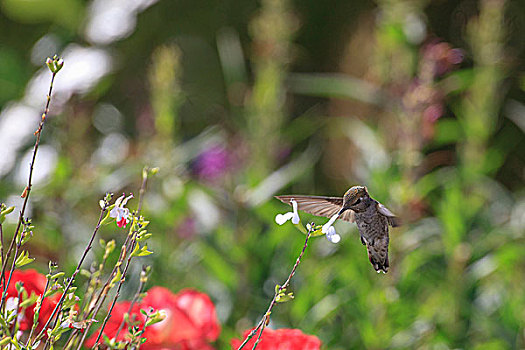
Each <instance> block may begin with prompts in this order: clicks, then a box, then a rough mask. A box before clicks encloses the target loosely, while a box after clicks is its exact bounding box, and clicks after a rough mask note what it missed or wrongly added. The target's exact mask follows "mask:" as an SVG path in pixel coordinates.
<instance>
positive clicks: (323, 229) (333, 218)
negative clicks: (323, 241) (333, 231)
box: [321, 214, 339, 233]
mask: <svg viewBox="0 0 525 350" xmlns="http://www.w3.org/2000/svg"><path fill="white" fill-rule="evenodd" d="M338 217H339V214H334V215H333V216H332V217H331V218H330V220H328V222H327V223H326V224H324V225H323V228H322V229H321V232H322V233H328V230H329V229H330V227H332V225H333V224H334V222H335V220H337V218H338Z"/></svg>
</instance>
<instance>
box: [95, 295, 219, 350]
mask: <svg viewBox="0 0 525 350" xmlns="http://www.w3.org/2000/svg"><path fill="white" fill-rule="evenodd" d="M130 304H131V302H129V301H124V302H120V303H117V304H115V307H114V309H113V311H112V317H111V318H110V319H109V321H108V323H107V325H106V327H105V329H104V334H105V335H106V336H108V337H109V338H114V337H115V336H117V331H118V330H119V328H120V325H121V323H122V320H123V319H124V315H125V314H126V313H127V312H128V311H129V307H130ZM152 308H153V309H155V310H159V311H161V313H163V314H164V315H165V318H164V319H163V320H162V321H160V322H158V323H155V324H153V325H151V326H149V327H147V328H146V331H145V332H144V334H143V336H144V337H145V338H147V341H146V342H145V343H144V344H142V345H141V347H140V348H141V349H144V350H160V349H180V350H201V349H202V350H207V349H213V348H212V347H211V346H210V345H209V343H210V342H213V341H215V340H216V339H217V338H218V336H219V333H220V326H219V322H218V320H217V315H216V313H215V306H214V305H213V303H212V301H211V300H210V298H209V297H208V296H207V295H206V294H203V293H200V292H197V291H195V290H190V289H187V290H183V291H181V292H179V293H178V294H173V293H172V292H171V291H169V290H168V289H166V288H163V287H153V288H151V289H150V290H149V291H148V293H147V296H146V297H144V299H143V300H142V302H140V303H137V304H135V305H133V308H132V310H131V312H130V316H129V319H130V320H131V321H132V322H133V321H135V322H136V321H138V323H139V324H140V328H141V329H142V327H143V323H144V321H145V320H146V316H144V315H143V314H142V313H141V312H140V310H141V309H142V310H146V311H148V310H150V309H152ZM128 328H129V324H128V323H126V324H125V326H124V328H123V329H122V331H121V332H120V333H119V334H118V336H117V339H116V340H117V341H122V340H126V339H127V337H128V334H129V333H128ZM97 335H98V331H96V332H95V333H94V334H93V335H92V336H91V338H89V339H88V341H87V342H86V346H87V347H92V346H93V345H94V344H95V340H96V337H97Z"/></svg>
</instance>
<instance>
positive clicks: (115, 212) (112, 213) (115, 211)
mask: <svg viewBox="0 0 525 350" xmlns="http://www.w3.org/2000/svg"><path fill="white" fill-rule="evenodd" d="M117 216H118V207H116V206H115V207H113V209H111V211H110V212H109V217H111V218H116V217H117Z"/></svg>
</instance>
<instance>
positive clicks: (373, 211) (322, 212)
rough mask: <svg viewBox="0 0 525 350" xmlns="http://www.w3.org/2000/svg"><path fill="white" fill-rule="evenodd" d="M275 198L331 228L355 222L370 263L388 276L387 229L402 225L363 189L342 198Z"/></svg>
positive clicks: (357, 189) (353, 189) (361, 187)
mask: <svg viewBox="0 0 525 350" xmlns="http://www.w3.org/2000/svg"><path fill="white" fill-rule="evenodd" d="M275 198H277V199H279V200H280V201H281V202H283V203H285V204H290V205H291V204H292V203H291V202H290V201H291V200H294V201H296V202H297V207H298V209H299V210H302V211H304V212H307V213H310V214H313V215H317V216H324V217H329V218H331V220H330V224H331V223H333V222H334V221H335V220H336V219H341V220H345V221H349V222H355V223H356V225H357V229H358V231H359V235H360V236H361V243H362V244H363V245H365V246H366V248H367V251H368V259H369V260H370V263H371V264H372V266H373V267H374V269H375V270H376V271H377V272H378V273H379V272H383V273H387V272H388V268H389V266H390V263H389V261H388V241H389V237H388V226H392V227H397V226H400V225H401V221H400V220H399V218H398V217H397V216H396V215H394V214H393V213H392V212H391V211H390V210H389V209H388V208H387V207H385V206H384V205H383V204H381V203H379V202H378V201H376V200H375V199H373V198H372V197H370V195H369V194H368V190H367V188H366V187H364V186H353V187H351V188H350V189H349V190H348V191H346V193H345V194H344V196H343V197H325V196H304V195H284V196H275Z"/></svg>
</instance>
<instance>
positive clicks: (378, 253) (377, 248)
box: [366, 237, 390, 273]
mask: <svg viewBox="0 0 525 350" xmlns="http://www.w3.org/2000/svg"><path fill="white" fill-rule="evenodd" d="M366 248H367V250H368V259H369V260H370V263H371V264H372V266H373V267H374V269H375V270H376V271H377V273H379V272H383V273H387V272H388V268H389V267H390V263H389V261H388V237H385V238H384V239H376V240H375V241H374V242H372V244H367V245H366Z"/></svg>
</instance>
